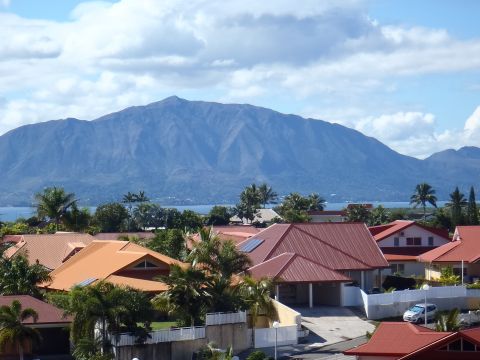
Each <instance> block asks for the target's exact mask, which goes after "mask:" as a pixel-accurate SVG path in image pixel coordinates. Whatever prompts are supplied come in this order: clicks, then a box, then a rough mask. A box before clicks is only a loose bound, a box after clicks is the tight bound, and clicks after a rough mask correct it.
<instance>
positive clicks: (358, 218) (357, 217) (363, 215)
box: [346, 204, 370, 223]
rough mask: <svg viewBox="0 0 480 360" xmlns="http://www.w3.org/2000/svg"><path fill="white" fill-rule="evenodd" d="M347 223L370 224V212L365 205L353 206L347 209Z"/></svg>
mask: <svg viewBox="0 0 480 360" xmlns="http://www.w3.org/2000/svg"><path fill="white" fill-rule="evenodd" d="M346 213H347V221H349V222H363V223H368V222H369V220H370V211H369V210H368V208H367V207H366V206H365V205H362V204H352V205H350V206H349V207H347V209H346Z"/></svg>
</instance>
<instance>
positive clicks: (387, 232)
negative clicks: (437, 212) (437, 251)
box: [368, 220, 450, 241]
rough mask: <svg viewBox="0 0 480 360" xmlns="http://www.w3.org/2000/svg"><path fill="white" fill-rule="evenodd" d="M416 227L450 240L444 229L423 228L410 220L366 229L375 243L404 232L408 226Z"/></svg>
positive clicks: (396, 221) (423, 226)
mask: <svg viewBox="0 0 480 360" xmlns="http://www.w3.org/2000/svg"><path fill="white" fill-rule="evenodd" d="M413 225H415V226H418V227H421V228H422V229H424V230H427V231H429V232H431V233H432V234H435V235H437V236H440V237H442V238H444V239H447V240H450V237H449V236H448V230H446V229H437V228H433V227H430V226H425V225H422V224H420V223H417V222H415V221H410V220H395V221H393V222H391V223H390V224H385V225H379V226H371V227H369V228H368V229H369V230H370V233H371V234H372V235H373V237H374V238H375V240H376V241H380V240H383V239H385V238H387V237H389V236H392V235H394V234H396V233H398V232H400V231H403V230H405V229H406V228H409V227H410V226H413Z"/></svg>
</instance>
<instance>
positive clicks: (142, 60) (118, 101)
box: [0, 0, 480, 158]
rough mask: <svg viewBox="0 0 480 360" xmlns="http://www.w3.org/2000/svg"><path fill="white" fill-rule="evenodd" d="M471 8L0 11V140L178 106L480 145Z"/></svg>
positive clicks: (178, 5) (419, 142)
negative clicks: (184, 102)
mask: <svg viewBox="0 0 480 360" xmlns="http://www.w3.org/2000/svg"><path fill="white" fill-rule="evenodd" d="M478 14H480V2H479V1H475V0H457V1H453V0H452V1H447V0H436V1H434V0H422V1H418V0H417V1H415V0H388V1H387V0H383V1H380V0H370V1H369V0H365V1H363V0H343V1H334V0H301V1H298V2H292V1H289V0H265V1H262V2H258V1H253V0H229V1H221V0H209V1H203V0H191V1H188V2H185V1H179V0H163V1H156V0H121V1H108V2H107V1H95V2H83V1H74V0H62V1H56V0H42V1H38V0H10V1H9V0H0V34H1V35H2V39H5V40H3V41H2V43H1V44H0V133H4V132H6V131H8V130H11V129H13V128H15V127H17V126H21V125H24V124H28V123H34V122H39V121H46V120H50V119H57V118H65V117H77V118H81V119H87V120H90V119H94V118H96V117H98V116H100V115H103V114H106V113H109V112H112V111H117V110H120V109H122V108H125V107H128V106H131V105H140V104H146V103H149V102H152V101H156V100H161V99H162V98H164V97H167V96H170V95H173V94H176V95H178V96H181V97H184V98H187V99H190V100H208V101H219V102H240V103H251V104H254V105H259V106H265V107H270V108H273V109H275V110H278V111H282V112H286V113H296V114H300V115H302V116H305V117H312V118H316V119H323V120H326V121H330V122H337V123H341V124H343V125H345V126H349V127H352V128H355V129H357V130H359V131H361V132H363V133H365V134H366V135H369V136H374V137H376V138H378V139H379V140H380V141H382V142H384V143H386V144H387V145H389V146H390V147H392V148H393V149H395V150H397V151H399V152H401V153H403V154H407V155H411V156H416V157H420V158H423V157H426V156H428V155H430V154H432V153H434V152H436V151H440V150H443V149H446V148H459V147H461V146H466V145H474V146H480V107H479V106H480V96H479V95H480V27H478V25H477V24H478Z"/></svg>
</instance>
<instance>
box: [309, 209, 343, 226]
mask: <svg viewBox="0 0 480 360" xmlns="http://www.w3.org/2000/svg"><path fill="white" fill-rule="evenodd" d="M307 214H308V216H310V222H313V223H321V222H344V221H346V219H347V213H346V212H345V211H343V210H338V211H337V210H310V211H307Z"/></svg>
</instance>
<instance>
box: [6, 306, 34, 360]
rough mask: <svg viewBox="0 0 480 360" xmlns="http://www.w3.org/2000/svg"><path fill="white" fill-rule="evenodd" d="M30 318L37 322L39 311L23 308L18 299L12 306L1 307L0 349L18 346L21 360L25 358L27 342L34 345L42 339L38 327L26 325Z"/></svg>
mask: <svg viewBox="0 0 480 360" xmlns="http://www.w3.org/2000/svg"><path fill="white" fill-rule="evenodd" d="M29 318H31V319H32V320H33V322H37V320H38V314H37V312H36V311H35V310H34V309H32V308H26V309H22V304H21V303H20V302H19V301H18V300H13V301H12V304H11V305H10V306H7V305H3V306H2V307H0V349H1V350H2V351H4V350H5V347H6V346H9V345H10V346H14V347H16V348H17V349H18V354H19V358H20V360H23V356H24V354H23V353H24V346H25V344H27V343H31V344H32V345H34V344H38V343H40V341H41V336H40V333H39V332H38V330H37V329H34V328H32V327H29V326H26V325H24V322H25V321H26V320H28V319H29Z"/></svg>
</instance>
